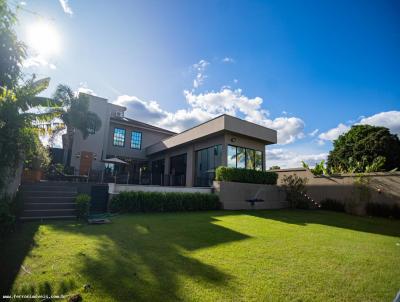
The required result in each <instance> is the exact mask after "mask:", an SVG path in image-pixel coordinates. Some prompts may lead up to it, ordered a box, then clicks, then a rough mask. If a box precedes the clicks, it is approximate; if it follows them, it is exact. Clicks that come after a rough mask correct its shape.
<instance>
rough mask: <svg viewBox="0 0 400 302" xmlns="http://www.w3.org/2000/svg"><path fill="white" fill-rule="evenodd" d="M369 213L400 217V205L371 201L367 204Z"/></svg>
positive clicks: (379, 215) (378, 215)
mask: <svg viewBox="0 0 400 302" xmlns="http://www.w3.org/2000/svg"><path fill="white" fill-rule="evenodd" d="M366 210H367V214H368V215H370V216H377V217H386V218H394V219H400V206H398V205H397V204H394V205H388V204H384V203H375V202H369V203H367V206H366Z"/></svg>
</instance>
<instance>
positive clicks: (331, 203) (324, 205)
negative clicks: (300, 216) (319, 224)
mask: <svg viewBox="0 0 400 302" xmlns="http://www.w3.org/2000/svg"><path fill="white" fill-rule="evenodd" d="M320 204H321V209H323V210H328V211H335V212H344V211H345V206H344V203H343V202H340V201H337V200H335V199H331V198H326V199H324V200H322V201H321V202H320Z"/></svg>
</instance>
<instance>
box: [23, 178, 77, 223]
mask: <svg viewBox="0 0 400 302" xmlns="http://www.w3.org/2000/svg"><path fill="white" fill-rule="evenodd" d="M21 191H22V198H23V202H24V209H23V212H22V215H21V220H37V219H40V220H41V219H71V218H76V204H75V197H76V195H77V194H78V192H77V188H76V186H74V185H72V184H71V183H63V182H40V183H35V184H25V185H22V186H21Z"/></svg>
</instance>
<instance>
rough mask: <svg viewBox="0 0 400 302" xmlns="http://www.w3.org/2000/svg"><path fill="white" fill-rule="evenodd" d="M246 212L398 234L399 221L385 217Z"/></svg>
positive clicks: (357, 229) (292, 220)
mask: <svg viewBox="0 0 400 302" xmlns="http://www.w3.org/2000/svg"><path fill="white" fill-rule="evenodd" d="M246 214H248V215H252V216H255V217H259V218H265V219H272V220H277V221H281V222H285V223H290V224H297V225H303V226H306V225H308V224H321V225H327V226H332V227H337V228H342V229H349V230H353V231H359V232H366V233H373V234H379V235H386V236H395V237H399V236H400V221H399V220H389V219H386V218H377V217H373V218H371V217H360V216H355V215H350V214H345V213H338V212H331V211H312V210H283V211H282V210H270V211H246Z"/></svg>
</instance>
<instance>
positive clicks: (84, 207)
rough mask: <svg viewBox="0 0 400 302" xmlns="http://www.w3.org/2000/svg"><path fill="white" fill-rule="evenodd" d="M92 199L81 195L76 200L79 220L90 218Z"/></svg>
mask: <svg viewBox="0 0 400 302" xmlns="http://www.w3.org/2000/svg"><path fill="white" fill-rule="evenodd" d="M90 200H91V197H90V196H89V195H87V194H79V195H78V196H77V197H76V199H75V202H76V210H77V215H78V218H81V219H85V218H87V217H88V216H89V210H90Z"/></svg>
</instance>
